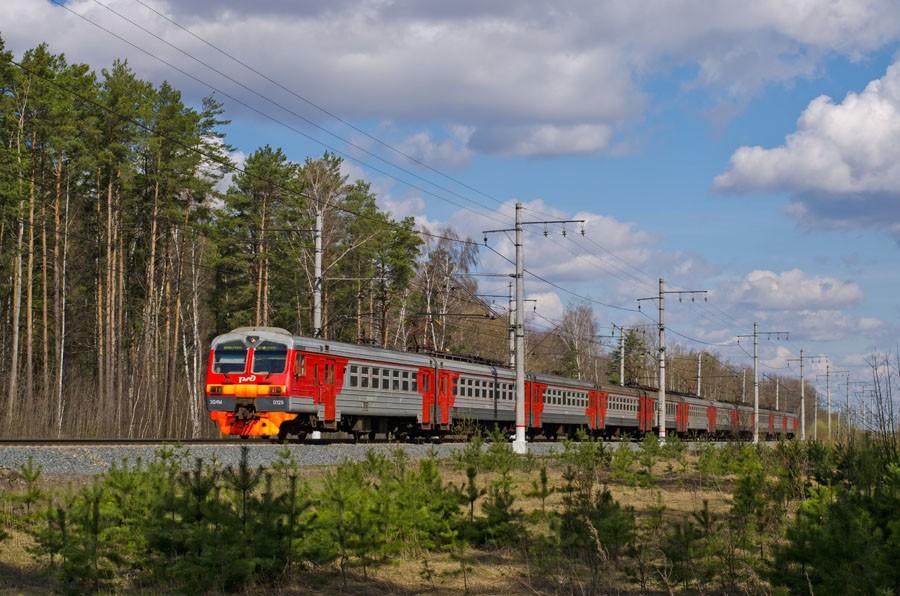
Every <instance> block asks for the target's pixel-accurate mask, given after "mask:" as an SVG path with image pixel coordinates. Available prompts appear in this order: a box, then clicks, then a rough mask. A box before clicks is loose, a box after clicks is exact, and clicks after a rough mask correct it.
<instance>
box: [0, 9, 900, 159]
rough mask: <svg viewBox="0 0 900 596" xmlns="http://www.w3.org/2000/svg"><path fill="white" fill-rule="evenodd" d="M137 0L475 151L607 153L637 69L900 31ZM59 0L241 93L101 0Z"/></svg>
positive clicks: (660, 17) (825, 21)
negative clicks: (457, 131) (436, 125)
mask: <svg viewBox="0 0 900 596" xmlns="http://www.w3.org/2000/svg"><path fill="white" fill-rule="evenodd" d="M148 2H150V3H151V4H152V5H153V6H155V7H156V8H157V9H159V10H161V11H163V12H165V13H168V14H171V15H174V16H175V17H176V18H177V19H179V20H180V21H182V22H183V23H185V24H186V25H188V26H190V27H191V28H192V30H193V31H195V32H196V33H197V34H199V35H201V36H203V37H204V38H207V39H209V40H210V41H211V42H213V43H214V44H216V45H219V46H221V47H223V48H226V49H227V50H228V51H229V52H230V53H232V54H234V55H237V56H239V57H241V58H242V59H243V60H244V61H245V62H247V63H249V64H253V65H255V66H257V67H259V68H260V69H262V70H264V71H265V72H266V73H269V74H274V75H275V76H277V77H278V79H279V80H281V81H282V82H283V83H286V84H287V85H288V86H290V87H296V88H297V90H298V91H300V92H302V93H304V94H305V95H308V96H309V97H310V99H313V100H314V101H317V102H320V103H322V104H324V105H326V106H327V107H329V108H330V109H331V110H333V111H335V112H336V113H339V114H341V115H343V116H345V117H349V118H353V119H368V118H374V119H376V120H385V119H388V120H395V121H404V122H425V121H438V122H442V123H447V122H454V123H459V124H460V125H463V126H466V127H470V128H472V127H474V132H473V133H472V139H471V140H472V147H473V148H478V149H479V150H482V151H492V152H496V153H500V154H513V155H546V154H560V153H583V152H597V151H608V150H609V147H610V139H611V138H612V136H613V134H614V132H616V131H618V130H620V129H621V128H622V127H623V124H627V123H628V122H629V121H633V120H634V119H635V118H639V117H640V116H641V114H642V113H643V111H644V110H645V108H646V105H647V98H646V97H645V95H644V93H643V92H642V90H641V87H640V85H641V82H642V81H644V80H646V79H647V75H648V74H652V73H655V72H659V71H668V70H670V69H671V68H672V67H676V66H687V67H688V68H694V67H696V68H697V71H698V75H697V79H696V81H695V84H697V85H705V86H711V87H713V88H719V89H724V90H726V91H727V92H729V93H731V94H733V95H744V94H752V93H755V92H756V90H758V89H759V88H760V87H761V86H763V85H766V84H768V83H769V82H771V81H789V80H791V79H792V78H794V77H796V76H808V75H810V74H813V73H814V72H815V69H816V68H817V66H818V65H819V64H820V63H821V60H822V57H823V56H825V55H828V54H829V53H834V52H837V53H840V54H843V55H846V56H850V57H852V58H855V57H858V56H861V55H863V54H865V53H866V52H868V51H870V50H872V49H875V48H878V47H882V46H883V45H885V44H887V43H889V42H890V41H892V40H895V39H896V38H897V37H898V32H900V24H898V21H900V11H897V10H896V7H895V5H894V3H893V2H892V1H891V0H808V1H805V2H792V3H786V2H777V1H774V0H764V1H762V2H749V3H748V2H734V1H733V0H674V1H671V2H665V3H658V4H656V5H654V6H653V8H652V9H648V8H647V7H646V6H645V5H644V4H643V3H640V2H633V1H630V0H604V1H596V0H561V1H560V2H553V3H546V2H543V1H539V0H523V1H521V2H519V1H515V2H513V1H510V0H506V1H503V2H494V3H483V2H474V1H471V0H463V1H460V2H452V3H443V2H439V3H435V2H427V3H415V2H406V1H397V2H384V1H383V0H335V1H331V2H324V1H311V2H298V3H289V2H278V1H275V0H261V1H260V2H252V3H246V2H238V1H237V0H223V2H211V1H210V0H179V1H178V2H176V1H174V0H148ZM108 4H109V5H110V6H111V7H112V8H114V9H116V10H118V11H121V12H122V13H124V14H126V15H128V16H129V17H131V18H133V19H135V20H137V21H139V22H141V23H142V24H143V25H144V26H146V27H149V28H151V29H152V30H153V31H154V32H156V33H158V34H159V35H161V36H162V37H165V38H166V39H169V40H171V41H172V42H173V43H176V44H178V45H179V46H180V47H181V48H183V49H184V50H185V51H187V52H190V53H191V54H194V55H196V56H198V57H201V58H203V59H204V60H206V61H208V62H210V63H213V64H215V65H216V66H217V67H218V68H221V69H224V70H226V71H227V72H229V73H231V74H233V75H235V76H237V77H238V78H240V79H241V80H244V81H247V82H248V83H250V84H252V85H253V86H254V87H256V88H259V89H260V90H261V91H262V92H263V93H265V94H267V96H269V97H271V98H273V99H274V100H277V101H279V102H281V103H285V104H289V105H290V106H292V107H296V108H297V109H299V110H302V113H303V114H304V115H306V116H308V117H311V118H313V119H318V118H324V116H322V114H318V113H316V112H315V110H313V109H312V108H310V107H309V106H305V105H301V104H298V102H297V101H296V98H293V97H291V96H290V95H289V94H286V93H284V92H283V91H281V90H278V89H275V88H272V87H270V86H269V85H267V84H266V83H265V82H264V81H262V80H260V79H259V78H258V77H256V76H255V75H251V74H249V73H247V72H246V71H243V70H242V69H241V68H240V67H238V66H237V65H235V64H232V63H229V62H228V61H227V60H226V59H224V58H223V57H222V56H221V55H218V54H216V53H215V52H214V51H213V50H212V49H211V48H209V47H207V46H205V45H204V44H203V43H202V42H200V41H198V40H197V39H194V38H192V37H190V36H188V35H187V34H185V33H184V32H182V31H179V30H178V29H177V28H175V27H174V26H173V25H171V24H169V23H166V22H165V21H163V20H161V19H160V18H159V17H158V16H156V15H153V14H152V13H150V12H149V11H147V10H146V9H144V8H142V7H140V6H138V5H136V4H135V3H133V2H131V1H126V0H109V1H108ZM66 7H67V8H70V9H71V10H73V11H76V12H79V13H82V14H85V15H86V16H88V17H89V18H91V19H94V20H97V21H98V22H100V23H101V24H102V25H103V26H105V27H108V28H110V29H112V30H114V31H116V32H119V33H120V34H122V35H123V36H125V37H127V38H128V39H129V40H132V41H133V42H134V43H136V44H138V45H141V46H142V47H146V48H148V49H149V50H151V51H152V52H154V53H157V54H159V55H160V56H162V57H164V58H166V59H168V60H170V61H172V62H173V63H176V64H178V65H179V66H182V67H184V68H185V69H186V70H189V71H190V72H193V73H196V74H198V75H199V76H201V77H202V78H204V79H208V80H210V81H211V82H214V83H215V84H217V85H218V86H221V87H222V88H223V89H224V90H227V91H229V92H234V93H235V94H237V95H239V96H241V97H248V96H247V95H246V91H245V90H240V89H236V88H235V87H234V85H233V84H232V83H229V82H227V81H224V80H222V79H221V77H219V76H217V75H215V74H213V73H210V72H208V71H206V70H205V69H204V68H203V67H202V66H200V65H198V64H195V63H192V62H191V61H190V60H189V59H188V58H186V57H185V56H184V55H181V54H179V53H178V52H176V51H175V50H172V49H171V48H167V47H165V46H164V45H162V44H160V42H158V41H157V40H155V39H153V38H152V37H150V36H148V35H147V34H145V33H142V32H140V31H138V30H137V29H135V28H134V27H133V26H131V25H129V24H126V23H124V22H123V21H121V20H119V19H118V18H117V17H116V16H114V15H113V14H112V13H110V12H108V11H107V10H106V9H104V8H103V6H102V5H99V4H98V3H94V2H92V1H90V0H71V1H69V2H67V3H66ZM0 17H2V18H3V20H4V22H7V23H15V25H16V26H15V27H10V28H8V29H7V30H5V31H4V32H3V33H4V36H5V37H6V39H7V42H8V44H9V46H10V47H12V48H13V49H15V50H16V51H17V52H21V51H23V50H24V49H26V48H28V47H33V46H34V45H35V44H36V43H38V42H39V41H41V40H49V41H51V43H52V49H53V50H54V51H65V52H66V53H67V54H68V55H69V58H70V59H72V60H77V61H86V62H89V63H91V64H93V65H94V66H95V67H100V66H108V65H109V64H110V63H111V61H112V59H113V58H116V57H127V58H128V59H129V61H130V63H131V64H132V66H133V67H134V68H135V69H136V70H137V71H138V72H139V74H140V75H141V76H143V77H148V78H151V79H153V80H156V81H160V80H162V79H163V78H168V79H172V80H173V82H174V83H175V84H176V85H177V86H179V87H180V88H184V89H186V90H187V91H188V93H189V94H191V96H192V97H198V96H199V95H200V94H207V93H209V90H208V89H204V88H200V87H199V86H198V85H197V84H196V83H194V82H191V81H189V80H185V79H184V78H183V77H182V75H179V74H177V73H174V72H173V71H172V70H170V69H168V68H167V67H165V66H163V65H162V64H160V63H158V62H156V61H155V60H153V59H152V58H150V57H148V56H146V55H143V54H141V53H140V52H138V51H136V50H135V49H134V48H132V47H130V46H128V45H126V44H124V43H123V42H121V41H118V40H114V39H112V38H110V37H108V36H107V34H105V33H103V32H101V31H98V30H97V29H94V28H93V27H92V26H91V25H89V24H87V23H85V22H83V21H81V20H80V19H78V18H77V17H76V16H74V15H72V14H69V13H68V12H67V11H66V10H65V9H64V8H61V7H59V6H55V5H53V4H52V3H49V2H35V1H34V0H7V1H6V2H4V3H3V7H2V8H0ZM248 99H250V98H249V97H248ZM252 99H253V102H254V103H256V104H259V105H264V104H262V103H261V102H260V100H258V99H257V98H252ZM228 108H229V114H230V115H231V116H233V117H234V116H235V115H236V114H241V113H242V110H241V109H240V108H237V107H236V106H233V105H229V106H228ZM266 111H272V112H273V113H275V115H277V116H279V117H281V116H283V117H285V118H288V116H286V115H284V114H281V113H279V112H278V111H277V110H276V109H275V108H272V107H271V106H269V107H267V108H266ZM242 115H243V116H245V117H246V114H242ZM325 120H328V119H327V118H325ZM427 140H428V141H429V143H424V145H423V148H424V150H425V151H426V153H427V152H428V151H429V150H435V151H436V153H435V154H434V157H435V158H436V159H440V158H441V151H442V149H441V147H440V143H439V142H438V143H437V146H434V147H432V145H434V144H435V141H434V140H433V139H427Z"/></svg>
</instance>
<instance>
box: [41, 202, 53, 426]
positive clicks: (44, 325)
mask: <svg viewBox="0 0 900 596" xmlns="http://www.w3.org/2000/svg"><path fill="white" fill-rule="evenodd" d="M47 298H48V289H47V206H46V203H45V202H44V201H41V341H42V346H41V347H42V348H43V350H42V354H41V372H42V373H43V374H42V375H41V395H43V399H42V400H41V401H42V404H44V407H43V408H42V411H45V412H47V411H49V410H50V408H49V406H50V403H51V401H50V333H49V328H50V325H49V311H48V308H47V307H48V302H49V301H48V299H47ZM49 422H50V421H49V420H45V421H44V423H45V424H47V423H49Z"/></svg>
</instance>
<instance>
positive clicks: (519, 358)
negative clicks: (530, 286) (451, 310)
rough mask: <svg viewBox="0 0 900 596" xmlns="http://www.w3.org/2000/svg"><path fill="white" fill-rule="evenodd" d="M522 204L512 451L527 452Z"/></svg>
mask: <svg viewBox="0 0 900 596" xmlns="http://www.w3.org/2000/svg"><path fill="white" fill-rule="evenodd" d="M522 242H523V239H522V203H516V353H515V358H516V438H515V440H514V441H513V451H515V452H516V453H520V454H524V453H526V452H527V451H528V445H527V444H526V442H525V425H526V423H527V422H526V420H525V254H524V250H523V249H524V246H522Z"/></svg>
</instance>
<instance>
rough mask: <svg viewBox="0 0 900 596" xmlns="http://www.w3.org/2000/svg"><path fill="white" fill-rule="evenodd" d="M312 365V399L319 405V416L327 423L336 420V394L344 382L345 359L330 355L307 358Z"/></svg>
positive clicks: (329, 423) (332, 422)
mask: <svg viewBox="0 0 900 596" xmlns="http://www.w3.org/2000/svg"><path fill="white" fill-rule="evenodd" d="M309 360H312V362H309V363H308V364H307V366H311V367H312V378H313V387H312V389H313V401H314V403H315V404H316V405H318V406H319V416H320V417H321V418H322V420H323V421H324V422H325V424H327V425H333V424H335V423H336V422H337V396H338V394H339V393H340V391H341V387H342V386H343V384H344V368H345V365H346V359H344V358H335V357H332V356H318V357H315V358H309Z"/></svg>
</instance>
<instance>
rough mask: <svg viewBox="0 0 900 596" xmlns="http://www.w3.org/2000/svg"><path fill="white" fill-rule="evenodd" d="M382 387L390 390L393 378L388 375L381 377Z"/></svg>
mask: <svg viewBox="0 0 900 596" xmlns="http://www.w3.org/2000/svg"><path fill="white" fill-rule="evenodd" d="M381 388H382V389H384V390H388V389H390V388H391V380H390V379H389V378H387V377H382V378H381Z"/></svg>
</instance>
